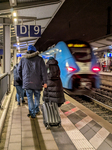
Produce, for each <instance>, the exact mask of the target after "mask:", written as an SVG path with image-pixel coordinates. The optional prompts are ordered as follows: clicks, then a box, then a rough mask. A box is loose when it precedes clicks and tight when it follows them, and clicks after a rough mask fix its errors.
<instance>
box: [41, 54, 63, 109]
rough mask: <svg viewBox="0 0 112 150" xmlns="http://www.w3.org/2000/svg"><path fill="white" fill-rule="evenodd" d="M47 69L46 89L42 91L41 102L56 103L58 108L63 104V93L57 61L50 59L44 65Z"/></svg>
mask: <svg viewBox="0 0 112 150" xmlns="http://www.w3.org/2000/svg"><path fill="white" fill-rule="evenodd" d="M46 68H47V89H44V92H43V100H44V101H46V102H49V101H51V102H56V103H57V104H58V107H60V106H61V105H62V104H63V103H64V102H65V98H64V93H63V87H62V82H61V78H60V69H59V66H58V61H57V60H55V59H54V58H53V57H50V58H49V60H48V61H47V63H46Z"/></svg>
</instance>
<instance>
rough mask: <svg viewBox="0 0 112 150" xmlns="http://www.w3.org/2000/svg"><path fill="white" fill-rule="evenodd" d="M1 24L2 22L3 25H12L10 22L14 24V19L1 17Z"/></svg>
mask: <svg viewBox="0 0 112 150" xmlns="http://www.w3.org/2000/svg"><path fill="white" fill-rule="evenodd" d="M0 24H2V25H10V24H12V20H11V19H10V18H3V17H0ZM2 30H3V29H2Z"/></svg>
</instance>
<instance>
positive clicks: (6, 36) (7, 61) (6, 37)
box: [3, 25, 11, 94]
mask: <svg viewBox="0 0 112 150" xmlns="http://www.w3.org/2000/svg"><path fill="white" fill-rule="evenodd" d="M10 70H11V37H10V25H3V73H8V75H9V78H8V83H7V86H8V89H7V94H8V93H9V92H10V89H11V82H10Z"/></svg>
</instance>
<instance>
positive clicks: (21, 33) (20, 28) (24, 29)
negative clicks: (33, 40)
mask: <svg viewBox="0 0 112 150" xmlns="http://www.w3.org/2000/svg"><path fill="white" fill-rule="evenodd" d="M17 36H18V37H28V25H17Z"/></svg>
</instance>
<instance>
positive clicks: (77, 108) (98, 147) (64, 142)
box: [0, 86, 112, 150]
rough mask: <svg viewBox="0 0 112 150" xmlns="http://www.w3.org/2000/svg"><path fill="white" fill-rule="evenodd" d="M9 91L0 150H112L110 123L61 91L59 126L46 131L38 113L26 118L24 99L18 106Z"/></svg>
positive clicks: (26, 108)
mask: <svg viewBox="0 0 112 150" xmlns="http://www.w3.org/2000/svg"><path fill="white" fill-rule="evenodd" d="M11 94H12V95H10V105H9V109H8V112H7V116H6V119H5V122H4V127H3V130H2V135H1V140H0V150H112V124H110V123H108V122H107V121H105V120H104V119H102V118H101V117H100V116H98V115H96V114H95V113H94V112H92V111H91V110H89V109H88V108H86V107H85V106H83V105H82V104H80V103H78V102H77V101H75V100H74V99H73V98H71V97H70V96H68V95H66V94H65V98H66V102H65V103H64V104H63V105H62V106H61V107H60V108H59V112H60V116H61V121H62V123H61V124H62V126H61V127H52V128H51V129H49V130H46V128H45V127H44V124H43V116H42V112H41V115H38V116H36V119H35V120H31V119H29V118H28V117H27V114H28V104H27V98H25V104H21V105H20V106H18V105H17V101H15V94H16V90H15V88H14V87H13V86H11ZM42 103H43V102H42V95H41V101H40V105H42ZM4 109H5V108H4ZM0 124H1V118H0Z"/></svg>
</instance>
